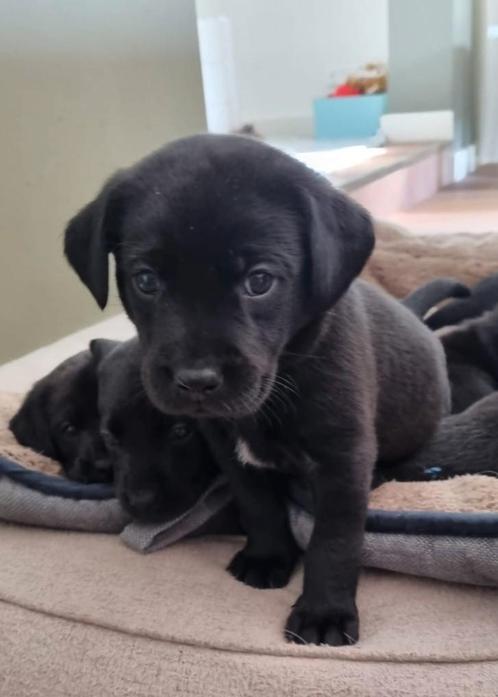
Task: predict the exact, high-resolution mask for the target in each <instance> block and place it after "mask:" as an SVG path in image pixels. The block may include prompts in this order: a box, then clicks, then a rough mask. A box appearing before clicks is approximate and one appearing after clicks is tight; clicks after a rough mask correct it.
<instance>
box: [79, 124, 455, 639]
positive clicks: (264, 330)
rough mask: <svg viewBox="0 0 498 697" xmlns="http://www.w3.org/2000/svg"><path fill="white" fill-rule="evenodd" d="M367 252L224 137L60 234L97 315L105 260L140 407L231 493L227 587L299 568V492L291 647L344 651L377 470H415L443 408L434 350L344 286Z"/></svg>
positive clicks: (328, 191)
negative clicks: (240, 535) (238, 545)
mask: <svg viewBox="0 0 498 697" xmlns="http://www.w3.org/2000/svg"><path fill="white" fill-rule="evenodd" d="M373 244H374V236H373V226H372V223H371V220H370V218H369V216H368V215H367V213H366V212H365V211H364V210H363V209H362V208H360V207H359V206H358V205H356V204H355V203H354V202H352V201H351V200H350V199H349V198H347V196H345V195H344V194H342V193H341V192H339V191H337V190H335V189H334V188H332V186H331V185H330V184H329V182H328V181H327V180H326V179H324V178H322V177H321V176H319V175H318V174H316V173H314V172H312V171H311V170H309V169H308V168H306V167H305V166H304V165H302V164H301V163H300V162H298V161H297V160H294V159H293V158H291V157H289V156H288V155H286V154H284V153H283V152H281V151H279V150H276V149H274V148H272V147H270V146H268V145H265V144H263V143H261V142H258V141H256V140H254V139H246V138H242V137H237V136H214V135H206V136H195V137H192V138H187V139H184V140H181V141H177V142H175V143H173V144H171V145H169V146H167V147H165V148H163V149H161V150H159V151H158V152H156V153H154V154H153V155H151V156H149V157H147V158H145V159H144V160H143V161H142V162H140V163H138V165H136V166H134V167H132V168H130V169H129V170H126V171H123V172H121V173H118V174H117V175H116V176H114V177H113V178H112V179H111V180H110V181H109V182H108V183H107V184H106V186H105V187H104V189H103V191H102V192H101V193H100V195H99V196H98V197H97V198H96V199H95V200H94V201H92V202H91V203H89V204H88V205H87V206H86V207H85V208H83V210H82V211H80V213H78V214H77V215H76V216H75V217H74V218H73V219H72V221H71V222H70V223H69V225H68V227H67V230H66V235H65V251H66V255H67V258H68V260H69V262H70V264H71V265H72V266H73V268H74V269H75V270H76V271H77V273H78V275H79V276H80V278H81V280H82V281H83V282H84V283H85V284H86V285H87V286H88V287H89V288H90V290H91V292H92V293H93V295H94V297H95V298H96V300H97V302H98V303H99V305H100V306H101V307H103V306H104V305H105V304H106V301H107V293H108V258H107V257H108V254H109V253H113V254H114V256H115V259H116V269H117V281H118V286H119V291H120V295H121V298H122V300H123V303H124V305H125V308H126V310H127V312H128V314H129V316H130V317H131V319H132V320H133V321H134V323H135V324H136V326H137V329H138V333H139V340H140V344H141V363H142V366H141V371H142V377H143V381H144V386H145V389H146V392H147V394H148V396H149V397H150V399H151V400H152V401H153V402H154V404H155V405H156V406H157V407H158V408H159V409H161V410H162V411H164V412H165V413H166V414H173V415H179V416H188V417H191V418H197V419H200V420H201V423H202V424H203V427H204V429H205V432H206V434H207V436H208V438H209V439H210V444H211V447H212V448H213V452H214V454H215V457H216V459H217V461H218V462H219V463H220V465H221V466H222V468H223V469H224V470H225V472H226V473H227V475H228V477H229V478H230V481H231V485H232V490H233V493H234V495H235V497H236V501H237V504H238V506H239V509H240V511H241V517H242V523H243V525H244V528H245V530H246V532H247V536H248V539H247V543H246V546H245V548H244V549H243V550H241V551H240V552H239V553H238V554H237V555H236V557H235V558H234V559H233V560H232V562H231V564H230V566H229V569H230V571H231V573H232V574H233V575H234V576H236V578H238V579H240V580H241V581H245V582H247V583H250V584H251V585H254V586H258V587H272V586H282V585H284V584H285V583H286V582H287V581H288V579H289V577H290V575H291V573H292V571H293V569H294V566H295V564H296V560H297V557H298V552H297V549H296V545H295V543H294V540H293V538H292V535H291V532H290V529H289V525H288V520H287V515H286V509H285V503H284V500H283V495H282V494H283V487H282V479H281V478H282V473H299V474H301V475H305V476H307V477H308V478H309V480H310V482H311V485H312V487H313V490H314V500H315V517H316V523H315V528H314V532H313V537H312V540H311V543H310V546H309V549H308V550H307V552H306V555H305V573H304V588H303V592H302V595H301V596H300V598H299V599H298V601H297V602H296V604H295V605H294V607H293V610H292V612H291V615H290V617H289V620H288V622H287V629H286V636H287V637H288V638H289V639H290V640H292V641H304V642H311V643H327V644H331V645H339V644H344V643H349V642H351V643H352V642H355V641H356V640H357V639H358V631H359V630H358V626H359V625H358V613H357V609H356V603H355V596H356V587H357V581H358V573H359V566H360V553H361V547H362V541H363V533H364V523H365V516H366V508H367V495H368V491H369V488H370V484H371V479H372V471H373V468H374V465H375V462H376V460H377V459H380V460H381V461H386V462H397V461H400V460H402V459H403V458H406V457H409V456H410V455H411V454H412V453H414V452H415V451H416V450H417V449H418V448H420V447H421V446H422V445H423V444H424V442H425V441H426V440H427V439H428V438H429V437H430V436H431V435H432V433H433V431H434V429H435V428H436V425H437V423H438V421H439V419H440V418H441V417H442V416H443V415H444V414H445V413H446V412H447V411H448V410H449V401H450V400H449V386H448V380H447V375H446V365H445V359H444V352H443V350H442V347H441V344H440V342H439V341H438V339H437V338H436V337H435V336H434V335H433V334H432V333H431V332H430V331H429V330H428V329H427V327H425V326H424V325H423V324H422V323H421V322H420V321H419V320H418V319H417V318H416V317H415V315H414V314H413V313H412V312H411V311H409V310H408V309H407V308H405V307H403V306H402V305H401V304H400V303H398V302H396V301H395V300H393V299H392V298H390V297H388V296H387V295H386V294H385V293H383V292H380V291H379V290H377V289H375V288H373V287H371V286H369V285H368V284H366V283H364V282H361V281H355V278H356V277H357V275H358V274H359V273H360V271H361V269H362V268H363V266H364V264H365V262H366V260H367V258H368V257H369V255H370V253H371V251H372V248H373ZM248 465H252V467H250V466H248Z"/></svg>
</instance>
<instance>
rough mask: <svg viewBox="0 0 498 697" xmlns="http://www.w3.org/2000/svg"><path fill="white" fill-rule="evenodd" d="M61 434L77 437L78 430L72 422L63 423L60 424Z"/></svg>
mask: <svg viewBox="0 0 498 697" xmlns="http://www.w3.org/2000/svg"><path fill="white" fill-rule="evenodd" d="M59 432H60V433H62V435H64V436H76V435H77V433H78V429H77V428H76V426H75V425H74V424H73V423H71V421H63V422H62V423H61V424H59Z"/></svg>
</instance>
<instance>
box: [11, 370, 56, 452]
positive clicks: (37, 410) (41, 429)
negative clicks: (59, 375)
mask: <svg viewBox="0 0 498 697" xmlns="http://www.w3.org/2000/svg"><path fill="white" fill-rule="evenodd" d="M49 392H50V388H49V386H48V385H47V384H46V383H44V382H43V381H41V382H38V383H36V384H35V385H34V387H33V388H32V389H31V390H30V392H29V393H28V394H27V396H26V398H25V400H24V402H23V403H22V405H21V407H20V409H19V411H18V412H17V413H16V414H15V415H14V416H13V417H12V419H11V420H10V422H9V428H10V430H11V431H12V433H13V434H14V436H15V437H16V440H17V441H18V442H19V443H20V444H21V445H25V446H27V447H28V448H32V449H33V450H36V451H37V452H39V453H41V454H42V455H46V456H47V457H51V458H54V459H56V458H57V453H56V452H55V448H54V444H53V442H52V439H51V437H50V423H49V420H48V409H49V404H48V402H49Z"/></svg>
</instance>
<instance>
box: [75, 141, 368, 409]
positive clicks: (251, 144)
mask: <svg viewBox="0 0 498 697" xmlns="http://www.w3.org/2000/svg"><path fill="white" fill-rule="evenodd" d="M372 247H373V231H372V225H371V222H370V219H369V217H368V215H367V214H366V213H365V211H363V209H361V208H360V207H359V206H357V205H356V204H354V203H353V202H352V201H350V200H349V199H348V198H347V197H345V196H344V195H343V194H341V193H340V192H338V191H336V190H334V189H333V188H332V187H331V186H330V184H329V183H328V182H327V181H326V180H325V179H324V178H322V177H320V176H319V175H317V174H315V173H314V172H312V171H311V170H309V169H308V168H306V167H305V166H304V165H302V164H301V163H300V162H298V161H297V160H295V159H293V158H291V157H289V156H287V155H285V154H284V153H283V152H281V151H279V150H276V149H274V148H271V147H269V146H267V145H264V144H263V143H260V142H257V141H255V140H251V139H245V138H240V137H236V136H195V137H193V138H187V139H185V140H181V141H178V142H176V143H173V144H171V145H169V146H167V147H165V148H163V149H162V150H159V151H158V152H157V153H155V154H153V155H151V156H149V157H147V158H146V159H144V160H143V161H142V162H140V163H139V164H138V165H136V166H135V167H132V168H131V169H129V170H127V171H124V172H122V173H118V174H117V175H116V176H115V177H113V178H112V179H111V180H110V181H109V182H108V184H107V185H106V186H105V188H104V190H103V191H102V192H101V194H100V195H99V196H98V197H97V198H96V199H95V200H94V201H93V202H91V203H90V204H88V205H87V206H86V207H85V208H84V209H83V210H82V211H81V212H80V213H79V214H78V215H77V216H75V218H73V220H72V221H71V222H70V223H69V225H68V228H67V230H66V238H65V250H66V255H67V258H68V260H69V262H70V263H71V265H72V266H73V267H74V268H75V270H76V271H77V273H78V274H79V276H80V278H81V279H82V281H83V282H84V283H85V284H86V285H87V286H88V287H89V288H90V290H91V291H92V293H93V295H94V296H95V298H96V300H97V301H98V303H99V304H100V306H101V307H103V306H104V305H105V304H106V301H107V289H108V259H107V256H108V254H109V253H113V254H114V256H115V259H116V268H117V280H118V285H119V290H120V294H121V298H122V300H123V302H124V305H125V307H126V310H127V312H128V314H129V315H130V317H131V319H132V320H133V322H134V323H135V324H136V326H137V329H138V332H139V337H140V342H141V345H142V349H143V361H142V372H143V380H144V384H145V387H146V389H147V392H148V394H149V396H150V397H151V399H152V400H153V401H154V402H155V404H156V405H157V406H158V407H159V408H161V409H162V410H164V411H166V412H167V413H170V414H186V415H190V416H194V417H195V416H199V417H211V416H222V417H241V416H244V415H247V414H250V413H254V412H255V411H256V410H257V409H258V408H259V406H260V405H261V404H262V403H263V402H264V400H265V399H266V398H267V396H268V395H269V393H270V391H271V389H272V386H273V381H274V378H275V375H276V372H277V369H278V361H279V357H280V355H281V353H282V351H283V349H284V348H285V346H286V345H287V344H288V343H289V341H291V340H292V338H293V337H294V336H295V335H296V334H297V333H298V332H299V331H300V330H301V329H303V328H304V327H305V326H306V325H308V324H309V323H310V322H312V321H313V320H315V319H316V318H317V317H319V316H320V314H321V313H323V312H324V311H325V310H326V309H328V308H329V307H331V306H332V305H333V304H334V303H335V302H336V300H337V299H338V298H339V297H340V295H341V294H342V293H343V292H344V291H345V290H346V289H347V287H348V285H349V284H350V283H351V281H352V280H353V279H354V277H355V276H357V275H358V273H359V272H360V271H361V269H362V267H363V265H364V263H365V261H366V259H367V258H368V256H369V254H370V252H371V250H372Z"/></svg>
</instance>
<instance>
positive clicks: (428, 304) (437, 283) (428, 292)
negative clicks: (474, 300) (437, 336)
mask: <svg viewBox="0 0 498 697" xmlns="http://www.w3.org/2000/svg"><path fill="white" fill-rule="evenodd" d="M469 296H470V288H468V287H467V286H466V285H465V284H464V283H460V281H457V279H456V278H450V277H446V276H441V277H440V278H435V279H434V280H432V281H428V282H427V283H424V284H423V285H421V286H420V287H419V288H416V289H415V290H414V291H413V292H412V293H410V294H409V295H407V296H406V297H404V298H403V299H402V300H401V302H402V303H403V305H405V307H408V308H410V310H411V311H412V312H414V313H415V314H416V315H417V317H419V318H420V319H423V318H424V317H425V315H426V314H427V313H428V312H429V310H432V308H433V307H434V306H435V305H437V304H438V303H440V302H442V301H443V300H447V299H449V298H459V299H461V298H468V297H469ZM426 324H427V322H426Z"/></svg>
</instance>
